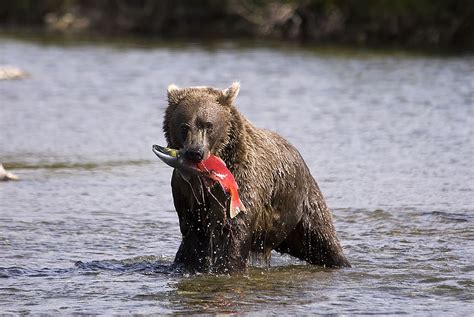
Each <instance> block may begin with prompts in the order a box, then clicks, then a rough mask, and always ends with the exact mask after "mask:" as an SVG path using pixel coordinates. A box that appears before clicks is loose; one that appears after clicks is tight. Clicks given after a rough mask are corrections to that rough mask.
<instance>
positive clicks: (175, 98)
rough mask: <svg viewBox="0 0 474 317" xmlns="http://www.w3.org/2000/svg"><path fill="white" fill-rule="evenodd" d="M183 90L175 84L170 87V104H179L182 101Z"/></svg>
mask: <svg viewBox="0 0 474 317" xmlns="http://www.w3.org/2000/svg"><path fill="white" fill-rule="evenodd" d="M180 92H181V89H180V88H179V87H178V86H176V85H175V84H171V85H169V86H168V102H169V103H174V104H176V103H178V102H179V99H180V94H181V93H180Z"/></svg>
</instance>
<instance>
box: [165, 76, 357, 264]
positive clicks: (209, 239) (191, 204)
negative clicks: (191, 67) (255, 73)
mask: <svg viewBox="0 0 474 317" xmlns="http://www.w3.org/2000/svg"><path fill="white" fill-rule="evenodd" d="M239 89H240V85H239V84H238V83H233V84H232V85H231V86H230V87H229V88H227V89H225V90H220V89H216V88H211V87H190V88H178V87H177V86H175V85H170V86H169V87H168V107H167V109H166V112H165V117H164V124H163V131H164V134H165V137H166V140H167V142H168V147H171V148H175V149H180V150H182V152H183V153H184V155H185V156H186V158H187V159H189V160H191V161H193V162H199V161H201V160H203V159H205V158H207V157H208V156H209V155H210V154H213V155H216V156H218V157H220V158H222V159H223V160H224V162H225V163H226V165H227V167H228V168H229V170H230V171H231V172H232V174H233V175H234V177H235V180H236V182H237V185H238V187H239V194H240V198H241V200H242V202H243V204H244V206H245V208H246V210H245V211H242V212H240V213H239V214H238V215H237V216H236V217H234V218H231V217H229V215H228V214H227V213H226V211H225V209H226V208H225V207H226V203H227V201H228V197H227V195H226V194H225V193H224V192H223V190H222V189H221V188H220V187H219V186H212V187H211V188H209V187H208V186H206V184H205V182H203V179H201V177H200V176H196V175H188V174H186V173H184V172H182V171H180V170H178V169H175V170H174V171H173V176H172V179H171V186H172V192H173V200H174V205H175V208H176V211H177V213H178V218H179V225H180V229H181V234H182V242H181V245H180V247H179V250H178V252H177V254H176V258H175V264H177V265H179V266H182V267H184V268H185V269H186V270H188V271H191V272H214V273H230V272H236V271H242V270H244V269H245V268H246V267H247V264H248V262H249V260H250V258H251V256H252V257H253V256H255V255H257V256H258V255H260V256H262V258H263V259H266V260H268V259H269V258H270V253H271V251H272V250H276V251H278V252H280V253H288V254H290V255H292V256H295V257H297V258H299V259H301V260H305V261H307V262H309V263H312V264H316V265H321V266H325V267H348V266H350V264H349V261H348V260H347V258H346V257H345V255H344V253H343V250H342V247H341V245H340V243H339V240H338V238H337V236H336V231H335V228H334V225H333V221H332V216H331V211H330V210H329V208H328V207H327V206H326V203H325V201H324V198H323V195H322V194H321V191H320V189H319V187H318V185H317V183H316V181H315V180H314V178H313V177H312V176H311V173H310V171H309V169H308V167H307V166H306V163H305V162H304V160H303V158H302V157H301V155H300V153H299V152H298V151H297V150H296V148H294V147H293V146H292V145H291V144H290V143H288V141H286V140H285V139H283V138H282V137H281V136H279V135H278V134H276V133H274V132H271V131H268V130H264V129H259V128H257V127H255V126H254V125H253V124H252V123H251V122H250V121H248V120H247V119H246V118H245V117H244V116H243V115H242V114H240V113H239V111H237V109H236V107H235V99H236V97H237V94H238V93H239Z"/></svg>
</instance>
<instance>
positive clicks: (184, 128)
mask: <svg viewBox="0 0 474 317" xmlns="http://www.w3.org/2000/svg"><path fill="white" fill-rule="evenodd" d="M188 131H189V126H188V125H187V124H182V125H181V135H182V136H183V138H184V139H186V137H187V136H188Z"/></svg>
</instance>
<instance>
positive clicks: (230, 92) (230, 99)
mask: <svg viewBox="0 0 474 317" xmlns="http://www.w3.org/2000/svg"><path fill="white" fill-rule="evenodd" d="M239 91H240V83H239V82H238V81H235V82H233V83H232V85H231V86H230V87H229V88H227V89H224V90H223V91H222V97H223V99H224V101H225V102H226V103H227V104H229V105H231V104H233V103H234V101H235V98H237V95H238V94H239Z"/></svg>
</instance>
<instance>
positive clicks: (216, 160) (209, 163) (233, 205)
mask: <svg viewBox="0 0 474 317" xmlns="http://www.w3.org/2000/svg"><path fill="white" fill-rule="evenodd" d="M197 168H198V169H199V170H200V171H202V172H203V174H204V175H205V176H206V177H208V178H210V179H212V180H214V181H216V182H218V183H219V184H220V185H221V186H222V188H223V189H224V191H225V192H226V193H228V194H230V217H231V218H234V217H235V216H237V214H238V213H239V212H241V211H245V207H244V205H243V204H242V202H241V201H240V198H239V192H238V188H239V187H238V186H237V183H236V182H235V179H234V175H232V173H231V172H230V171H229V170H228V169H227V166H226V165H225V162H224V161H223V160H222V159H221V158H220V157H217V156H215V155H211V156H209V157H208V158H207V159H206V160H204V161H201V162H199V163H197Z"/></svg>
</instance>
